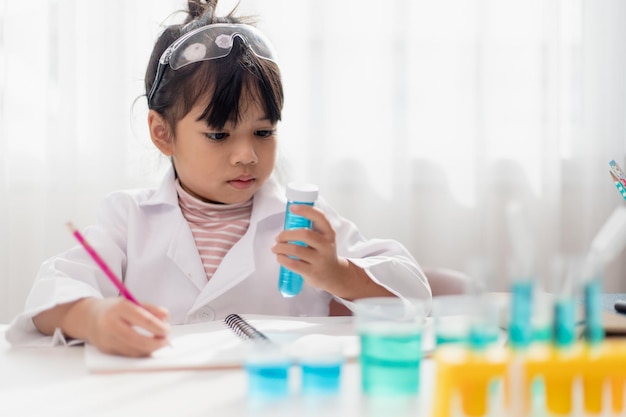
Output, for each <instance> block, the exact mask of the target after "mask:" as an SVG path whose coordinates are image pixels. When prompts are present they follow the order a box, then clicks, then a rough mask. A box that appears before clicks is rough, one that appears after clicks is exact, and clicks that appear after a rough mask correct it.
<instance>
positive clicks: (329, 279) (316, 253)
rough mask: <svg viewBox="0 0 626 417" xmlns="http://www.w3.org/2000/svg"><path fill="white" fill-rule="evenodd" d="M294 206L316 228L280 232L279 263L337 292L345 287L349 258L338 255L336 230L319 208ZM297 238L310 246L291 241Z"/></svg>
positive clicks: (310, 280) (311, 282) (324, 287)
mask: <svg viewBox="0 0 626 417" xmlns="http://www.w3.org/2000/svg"><path fill="white" fill-rule="evenodd" d="M290 207H291V211H292V213H294V214H297V215H299V216H302V217H305V218H307V219H309V220H311V221H312V223H313V228H312V230H310V229H293V230H284V231H282V232H280V233H279V234H278V236H276V242H277V243H276V244H275V245H274V246H273V247H272V252H273V253H275V254H276V258H277V260H278V263H280V264H281V265H283V266H284V267H285V268H287V269H290V270H291V271H294V272H296V273H298V274H300V275H302V278H304V280H305V281H306V282H307V283H308V284H309V285H311V286H313V287H316V288H320V289H322V290H325V291H328V292H330V293H334V294H336V293H337V292H338V291H337V290H339V288H341V287H342V282H341V277H342V276H345V272H346V270H347V269H348V268H349V262H348V261H347V260H346V259H343V258H339V257H338V256H337V245H336V242H335V230H334V229H333V227H332V226H331V224H330V222H329V221H328V219H327V218H326V216H325V215H324V213H323V212H322V211H321V210H319V209H318V208H316V207H311V206H307V205H303V204H293V205H291V206H290ZM293 241H299V242H302V243H304V244H306V245H307V246H301V245H296V244H293V243H289V242H293ZM292 257H295V258H296V259H294V258H292Z"/></svg>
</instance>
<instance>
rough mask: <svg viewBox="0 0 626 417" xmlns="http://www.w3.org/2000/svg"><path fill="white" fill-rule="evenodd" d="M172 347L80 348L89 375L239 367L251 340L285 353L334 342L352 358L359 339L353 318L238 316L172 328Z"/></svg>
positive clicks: (249, 347) (250, 346)
mask: <svg viewBox="0 0 626 417" xmlns="http://www.w3.org/2000/svg"><path fill="white" fill-rule="evenodd" d="M170 341H171V346H167V347H164V348H162V349H159V350H158V351H156V352H154V353H153V354H152V356H151V357H147V358H127V357H122V356H115V355H108V354H105V353H102V352H100V351H99V350H98V349H96V348H95V347H94V346H91V345H86V346H85V364H86V366H87V369H88V370H89V371H90V372H93V373H118V372H145V371H167V370H193V369H227V368H239V367H241V366H242V365H243V362H244V359H245V357H246V355H247V354H248V353H249V352H250V349H254V348H255V343H251V342H250V341H256V342H264V343H275V344H277V345H279V346H281V347H283V348H284V349H285V351H286V352H288V353H290V354H294V355H295V354H297V352H298V351H300V350H302V349H303V348H304V347H306V348H307V349H311V348H315V346H320V347H323V346H326V345H327V344H328V343H331V342H332V343H335V344H338V345H339V346H340V347H341V349H342V351H343V353H344V356H345V357H346V358H348V359H350V358H355V357H356V356H358V353H359V341H358V337H357V335H356V331H355V329H354V324H353V322H352V317H306V318H302V317H283V316H260V315H246V316H245V317H241V316H239V315H236V314H234V315H231V316H228V322H226V321H214V322H207V323H197V324H189V325H181V326H173V327H172V332H171V334H170Z"/></svg>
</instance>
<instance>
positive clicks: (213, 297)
mask: <svg viewBox="0 0 626 417" xmlns="http://www.w3.org/2000/svg"><path fill="white" fill-rule="evenodd" d="M215 6H216V1H209V2H208V4H207V3H205V2H200V1H197V0H196V1H190V2H189V16H188V18H187V19H186V21H185V23H184V24H182V25H173V26H169V27H167V28H166V29H165V31H164V32H163V33H162V34H161V36H160V37H159V39H158V40H157V42H156V45H155V47H154V50H153V52H152V56H151V58H150V62H149V65H148V68H147V71H146V77H145V86H146V96H147V100H148V107H149V109H150V110H149V113H148V125H149V132H150V136H151V138H152V141H153V143H154V144H155V146H156V147H157V148H158V149H159V150H160V151H161V152H162V153H163V154H164V155H166V156H168V157H169V158H170V160H171V169H170V170H169V172H168V173H167V174H166V176H165V178H164V179H163V181H162V183H161V185H160V186H159V187H158V188H156V189H143V190H134V191H122V192H116V193H113V194H111V195H110V196H108V197H107V198H106V199H105V200H104V201H103V203H102V206H101V207H100V211H99V215H98V223H97V225H95V226H92V227H89V228H87V230H86V231H85V237H86V239H87V240H88V241H89V243H90V244H91V246H93V247H94V249H95V250H96V251H97V252H98V253H99V254H100V255H101V256H102V257H103V259H104V260H105V262H106V263H107V264H108V266H109V267H110V268H111V269H112V270H113V271H114V272H115V273H116V274H117V275H118V276H119V277H121V278H122V279H123V281H124V283H125V285H126V286H127V288H128V289H129V291H130V292H131V293H132V294H133V295H134V296H135V297H136V298H137V299H138V300H139V301H140V302H141V304H142V306H141V307H140V306H137V305H135V304H133V303H132V302H130V301H128V300H126V299H125V298H122V297H119V296H118V295H119V293H118V291H117V290H116V288H115V286H114V285H113V284H112V283H111V282H109V281H108V279H107V277H106V276H105V274H104V273H102V271H101V270H100V269H99V268H98V266H97V265H96V264H95V263H94V262H93V260H92V259H91V258H90V257H89V255H88V254H87V253H86V251H85V250H84V249H83V248H82V247H81V246H76V247H74V248H72V249H70V250H68V251H67V252H65V253H63V254H60V255H58V256H55V257H53V258H51V259H49V260H47V261H46V262H45V263H44V264H43V265H42V267H41V269H40V271H39V274H38V276H37V279H36V281H35V283H34V286H33V288H32V291H31V293H30V295H29V297H28V300H27V303H26V308H25V311H24V312H23V313H22V314H20V315H19V316H18V317H17V318H16V319H15V320H14V321H13V323H12V324H11V326H10V328H9V330H8V332H7V339H8V340H9V342H11V343H12V344H26V343H30V344H32V343H42V342H43V343H48V344H49V343H55V344H59V343H61V344H66V343H68V341H70V340H77V341H86V342H89V343H91V344H93V345H95V346H96V347H97V348H99V349H100V350H102V351H104V352H109V353H114V354H119V355H127V356H145V355H149V354H150V353H151V352H153V351H155V350H156V349H159V348H160V347H162V346H163V345H164V344H165V343H167V335H168V331H169V325H170V324H174V325H177V324H184V323H193V322H198V321H207V320H218V319H222V318H224V317H225V316H226V315H227V314H229V313H234V312H235V313H243V314H245V313H249V314H273V315H289V316H325V315H328V314H329V306H330V305H331V302H333V303H337V302H338V303H341V304H343V305H345V306H347V307H350V306H351V302H352V301H353V300H355V299H357V298H362V297H372V296H399V297H417V298H421V299H426V300H430V297H431V294H430V288H429V286H428V282H427V281H426V278H425V276H424V274H423V273H422V271H421V270H420V268H419V266H418V265H417V263H416V262H415V260H414V259H413V257H412V256H411V255H410V254H409V253H408V252H407V251H406V249H405V248H404V247H403V246H402V245H400V244H399V243H397V242H395V241H391V240H379V239H377V240H368V239H365V238H364V237H363V236H362V235H361V234H360V233H359V231H358V230H357V229H356V228H355V226H354V225H353V224H352V223H350V222H349V221H347V220H345V219H343V218H342V217H340V216H339V215H337V214H336V213H335V212H334V211H333V210H332V209H331V208H330V207H329V206H328V204H326V203H325V202H324V200H323V199H320V200H318V201H317V202H316V205H315V207H309V206H304V205H298V206H296V207H293V208H292V211H293V213H295V214H298V215H301V216H303V217H306V218H308V219H310V220H311V221H312V223H313V225H314V227H313V229H312V230H307V229H299V230H291V231H283V222H284V217H285V205H286V200H285V196H284V194H285V190H284V189H283V188H282V187H281V186H280V185H279V184H278V182H277V181H276V179H275V178H274V177H273V175H272V173H273V171H274V165H275V160H276V147H277V135H276V127H277V123H278V121H279V120H280V119H281V110H282V106H283V90H282V83H281V78H280V72H279V69H278V66H277V64H276V58H275V53H274V51H273V48H272V46H271V44H270V43H269V42H268V40H267V39H266V38H265V37H264V36H263V34H261V33H260V32H259V31H258V30H256V29H255V28H254V27H253V26H250V25H249V24H244V23H242V21H240V20H239V19H237V18H235V17H234V16H233V15H232V13H231V14H230V15H228V16H226V17H217V16H215V14H214V12H215ZM290 241H301V242H303V243H305V244H306V246H301V245H295V244H291V243H289V242H290ZM280 265H283V266H285V267H286V268H288V269H290V270H292V271H295V272H297V273H299V274H301V275H302V277H303V278H304V280H305V285H304V288H303V290H302V292H301V293H300V294H299V295H297V296H295V297H292V298H285V297H283V296H282V295H281V294H280V292H279V290H278V284H277V282H278V275H279V266H280ZM142 307H143V308H142ZM137 327H140V328H143V329H145V330H146V331H147V332H138V331H136V330H135V329H136V328H137Z"/></svg>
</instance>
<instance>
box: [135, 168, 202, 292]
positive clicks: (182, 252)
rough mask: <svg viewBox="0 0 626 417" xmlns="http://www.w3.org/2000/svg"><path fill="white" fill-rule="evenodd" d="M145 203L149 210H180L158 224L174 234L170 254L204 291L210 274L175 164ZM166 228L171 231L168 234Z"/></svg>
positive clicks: (170, 234) (165, 234)
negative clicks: (183, 207) (182, 203)
mask: <svg viewBox="0 0 626 417" xmlns="http://www.w3.org/2000/svg"><path fill="white" fill-rule="evenodd" d="M141 206H142V207H143V208H144V209H145V210H151V208H152V207H169V209H171V210H175V211H176V214H175V215H173V216H171V217H170V216H169V215H168V218H167V219H168V221H167V222H160V223H159V226H158V227H159V229H163V230H162V232H164V233H163V235H164V236H169V237H170V244H169V246H168V248H167V257H168V258H169V259H171V260H172V262H173V263H174V264H176V266H178V268H179V269H180V271H181V273H182V274H184V276H185V277H187V279H189V280H191V281H192V282H193V284H194V285H195V286H196V287H197V288H198V290H199V291H202V290H203V289H204V287H205V286H206V283H207V279H206V273H205V272H204V267H203V266H202V260H201V259H200V255H199V254H198V248H197V247H196V242H195V240H194V238H193V235H192V234H191V229H190V228H189V225H188V223H187V220H185V218H184V217H183V213H182V212H181V211H180V207H179V205H178V193H177V192H176V185H175V175H174V169H173V168H172V167H171V166H170V167H168V170H167V172H166V173H165V176H164V178H163V181H162V182H161V185H160V186H159V187H158V188H157V190H156V192H155V193H154V195H152V197H151V198H149V199H148V200H146V201H144V202H143V203H142V204H141ZM166 231H167V233H165V232H166ZM172 278H174V277H172Z"/></svg>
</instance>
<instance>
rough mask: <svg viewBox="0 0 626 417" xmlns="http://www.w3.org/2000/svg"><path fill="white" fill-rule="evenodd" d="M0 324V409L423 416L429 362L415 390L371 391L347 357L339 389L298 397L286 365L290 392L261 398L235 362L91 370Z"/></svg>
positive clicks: (3, 412) (76, 352)
mask: <svg viewBox="0 0 626 417" xmlns="http://www.w3.org/2000/svg"><path fill="white" fill-rule="evenodd" d="M6 327H7V326H6V325H0V416H1V417H5V416H6V417H14V416H33V417H47V416H64V417H71V416H80V417H86V416H89V417H96V416H116V417H124V416H175V417H183V416H185V417H186V416H202V417H213V416H220V417H221V416H254V417H256V416H271V417H281V416H290V417H291V416H359V417H362V416H367V417H374V416H381V417H387V416H412V417H418V416H428V415H429V414H430V413H429V412H428V410H427V406H426V405H425V404H427V403H428V400H429V399H430V398H432V393H433V392H432V382H431V381H432V378H430V376H431V375H432V374H433V371H434V366H433V363H432V362H431V361H430V360H428V359H426V360H424V362H423V364H422V375H421V384H420V385H421V388H420V395H419V396H418V397H417V398H410V399H372V398H367V397H365V396H364V395H363V394H362V393H361V390H360V369H359V365H358V363H357V362H349V363H346V364H345V365H344V368H343V370H342V381H341V384H342V385H341V390H340V392H339V393H338V394H337V395H336V396H332V397H305V396H303V395H302V394H301V393H300V392H299V382H300V381H299V370H298V368H297V367H294V368H292V371H291V372H292V373H291V375H290V383H291V391H292V392H291V395H290V396H289V397H288V398H286V399H280V400H273V401H272V402H265V403H261V402H259V401H258V400H257V401H253V400H251V399H250V398H248V395H247V393H248V392H247V390H248V388H247V376H246V374H245V372H244V371H243V370H242V369H235V370H203V371H166V372H141V373H122V374H111V375H102V374H91V373H89V372H88V370H87V369H86V367H85V361H84V357H83V354H84V348H83V347H81V346H75V347H55V348H41V347H38V348H11V347H10V346H9V344H8V343H7V342H6V340H5V338H4V331H5V329H6Z"/></svg>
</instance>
